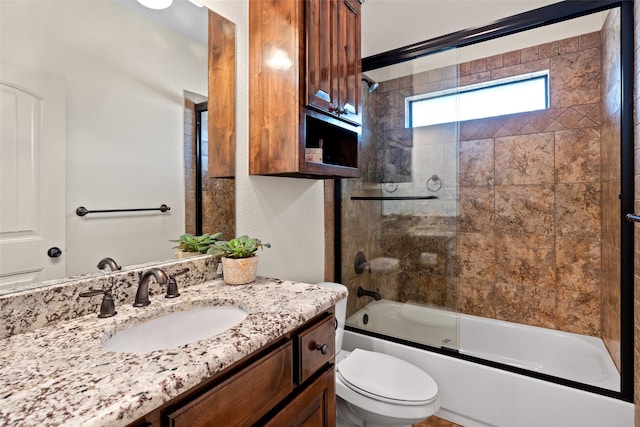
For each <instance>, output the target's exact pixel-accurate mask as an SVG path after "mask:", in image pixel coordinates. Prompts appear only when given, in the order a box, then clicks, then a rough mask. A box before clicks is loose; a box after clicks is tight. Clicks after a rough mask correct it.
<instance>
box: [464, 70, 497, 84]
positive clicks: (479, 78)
mask: <svg viewBox="0 0 640 427" xmlns="http://www.w3.org/2000/svg"><path fill="white" fill-rule="evenodd" d="M489 80H491V72H490V71H484V72H482V73H474V74H469V75H466V76H463V75H460V79H459V86H468V85H472V84H476V83H484V82H488V81H489Z"/></svg>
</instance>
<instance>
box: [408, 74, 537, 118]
mask: <svg viewBox="0 0 640 427" xmlns="http://www.w3.org/2000/svg"><path fill="white" fill-rule="evenodd" d="M545 108H549V71H548V70H546V71H541V72H536V73H530V74H525V75H520V76H515V77H508V78H505V79H499V80H493V81H490V82H485V83H478V84H474V85H469V86H462V87H457V88H453V89H447V90H443V91H439V92H432V93H427V94H421V95H415V96H411V97H409V98H406V99H405V111H406V127H408V128H410V127H418V126H429V125H435V124H439V123H451V122H457V121H465V120H473V119H482V118H485V117H495V116H502V115H504V114H514V113H524V112H526V111H535V110H543V109H545Z"/></svg>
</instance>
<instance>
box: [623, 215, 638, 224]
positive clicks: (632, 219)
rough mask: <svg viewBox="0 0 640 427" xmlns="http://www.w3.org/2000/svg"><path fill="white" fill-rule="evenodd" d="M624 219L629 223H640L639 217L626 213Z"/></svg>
mask: <svg viewBox="0 0 640 427" xmlns="http://www.w3.org/2000/svg"><path fill="white" fill-rule="evenodd" d="M625 218H627V221H629V222H640V216H638V215H634V214H630V213H628V214H627V215H626V216H625Z"/></svg>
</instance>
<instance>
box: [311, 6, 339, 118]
mask: <svg viewBox="0 0 640 427" xmlns="http://www.w3.org/2000/svg"><path fill="white" fill-rule="evenodd" d="M305 7H306V23H305V24H306V29H307V99H306V101H307V105H309V106H313V107H316V108H319V109H321V110H323V111H327V112H331V111H335V110H336V107H337V106H338V99H337V98H338V79H337V78H336V73H337V60H336V55H337V52H338V45H337V43H335V42H334V41H333V38H334V35H335V34H336V31H337V16H336V1H335V0H331V1H326V0H321V1H318V0H307V1H306V2H305Z"/></svg>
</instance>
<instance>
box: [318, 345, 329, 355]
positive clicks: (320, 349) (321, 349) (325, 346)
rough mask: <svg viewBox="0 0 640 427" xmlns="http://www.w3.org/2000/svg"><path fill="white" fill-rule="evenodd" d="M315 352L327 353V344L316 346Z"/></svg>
mask: <svg viewBox="0 0 640 427" xmlns="http://www.w3.org/2000/svg"><path fill="white" fill-rule="evenodd" d="M316 350H318V351H319V352H320V353H322V354H327V353H329V346H328V345H327V344H318V345H317V346H316Z"/></svg>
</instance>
